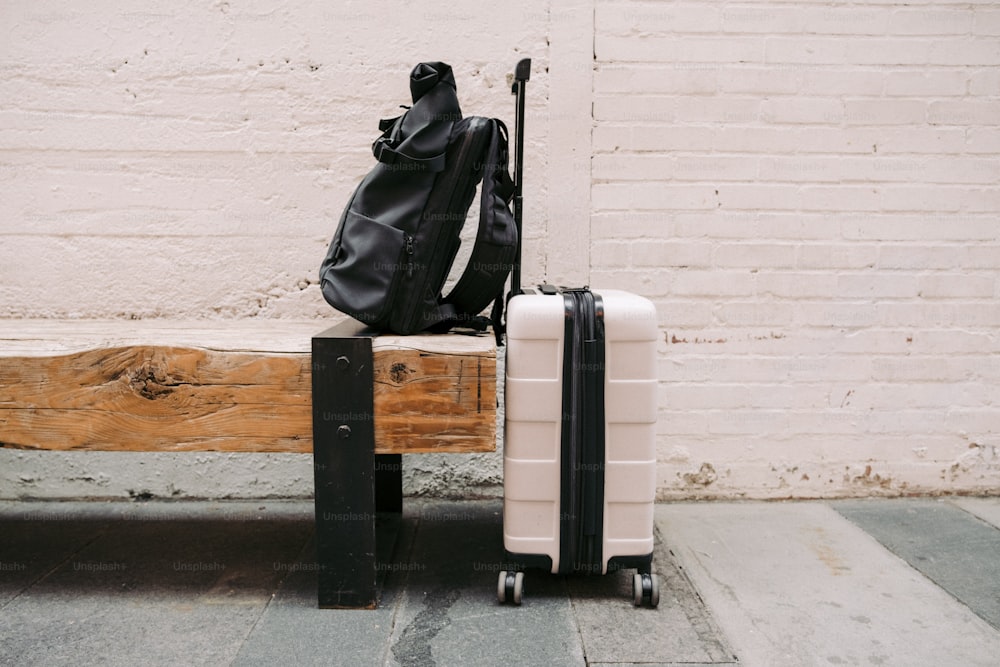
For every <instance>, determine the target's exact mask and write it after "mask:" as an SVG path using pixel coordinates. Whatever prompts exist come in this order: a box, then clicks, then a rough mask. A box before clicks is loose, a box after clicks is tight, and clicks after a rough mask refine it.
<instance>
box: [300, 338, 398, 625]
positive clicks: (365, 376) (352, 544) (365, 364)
mask: <svg viewBox="0 0 1000 667" xmlns="http://www.w3.org/2000/svg"><path fill="white" fill-rule="evenodd" d="M372 335H373V334H370V333H367V330H362V329H361V328H360V327H359V325H358V324H357V323H354V322H345V323H343V324H342V325H338V326H335V327H332V328H331V329H328V330H327V331H325V332H323V333H322V334H319V335H318V336H315V337H313V339H312V401H313V464H314V474H315V480H316V490H315V503H316V551H317V554H316V555H317V563H318V566H319V569H318V579H319V606H320V607H324V608H353V609H361V608H367V609H373V608H375V606H376V604H377V593H376V581H375V575H376V568H377V565H376V562H375V514H376V511H377V506H376V499H375V498H376V496H375V492H376V477H377V472H379V471H377V469H376V457H375V424H374V382H373V375H372V365H373V356H372ZM397 467H398V466H397ZM383 486H385V487H387V488H388V486H389V484H385V485H383ZM399 505H400V508H401V506H402V496H401V492H400V499H399Z"/></svg>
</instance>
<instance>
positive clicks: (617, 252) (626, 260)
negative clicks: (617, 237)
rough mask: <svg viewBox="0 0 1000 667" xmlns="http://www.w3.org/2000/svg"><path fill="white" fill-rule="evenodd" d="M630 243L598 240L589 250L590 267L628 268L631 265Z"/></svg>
mask: <svg viewBox="0 0 1000 667" xmlns="http://www.w3.org/2000/svg"><path fill="white" fill-rule="evenodd" d="M631 248H632V244H630V243H620V242H615V241H599V242H597V243H594V244H593V246H592V247H591V250H590V266H591V268H598V269H607V268H612V267H622V268H628V267H630V266H631V265H632V253H631Z"/></svg>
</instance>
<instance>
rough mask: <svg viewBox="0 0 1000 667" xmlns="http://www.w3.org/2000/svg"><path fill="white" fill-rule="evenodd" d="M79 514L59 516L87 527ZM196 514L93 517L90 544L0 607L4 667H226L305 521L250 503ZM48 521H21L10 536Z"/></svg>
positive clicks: (152, 509) (192, 510) (304, 533)
mask: <svg viewBox="0 0 1000 667" xmlns="http://www.w3.org/2000/svg"><path fill="white" fill-rule="evenodd" d="M77 505H79V504H76V503H74V504H69V505H63V506H62V507H60V508H59V512H61V513H62V514H63V515H64V516H63V518H62V519H61V520H60V521H59V523H65V524H68V525H70V526H75V527H71V529H70V532H71V533H76V532H77V531H81V530H84V529H85V527H86V525H87V524H88V523H93V522H95V519H94V516H93V514H94V512H95V510H96V509H98V508H95V507H94V506H89V507H79V509H80V514H81V515H82V516H84V517H89V518H84V519H83V520H82V521H80V522H77V521H75V520H74V518H73V517H74V507H75V506H77ZM199 505H200V506H201V508H204V507H205V505H204V504H194V503H188V504H178V505H174V506H173V507H166V508H165V507H164V504H156V505H149V506H146V507H145V508H137V507H135V506H133V507H131V508H129V509H128V511H129V512H132V513H133V514H132V515H129V517H128V518H122V516H121V514H120V512H121V510H122V508H121V507H120V506H115V507H114V508H113V509H112V510H111V511H110V512H108V513H106V514H104V515H99V516H100V518H99V519H97V523H98V524H100V528H99V529H98V530H97V532H96V533H95V538H94V539H92V540H90V541H89V542H87V543H86V544H85V545H84V546H83V547H82V548H81V549H79V550H77V551H75V552H73V553H72V555H71V557H70V558H69V559H66V560H64V561H63V562H62V563H61V564H60V565H59V566H57V567H56V568H55V569H53V570H51V571H50V572H48V573H47V574H45V575H44V576H43V577H42V578H40V579H39V580H37V581H36V582H34V583H33V585H32V586H31V588H30V590H29V591H27V592H25V593H23V594H21V595H18V596H17V597H15V598H13V599H12V600H10V601H8V602H7V603H6V604H4V605H3V609H2V614H0V636H2V637H3V638H4V641H3V642H2V643H0V664H5V665H7V664H10V665H58V664H74V665H98V664H100V665H136V664H144V665H176V664H190V665H201V664H205V665H221V664H229V663H230V662H232V660H233V658H234V657H235V656H236V655H237V652H238V650H239V648H240V646H241V645H242V644H243V642H244V640H245V638H246V636H247V634H248V633H249V631H250V629H251V628H252V627H253V624H254V622H255V621H256V620H257V618H258V617H259V616H260V614H261V612H262V611H263V609H264V608H265V606H266V605H267V602H268V601H269V600H270V598H271V594H272V592H273V591H274V589H275V588H276V587H277V585H278V584H279V583H280V580H281V578H282V577H283V576H285V574H284V573H282V572H279V571H275V570H274V568H273V567H272V564H273V563H274V562H280V561H288V560H290V559H292V558H294V557H295V556H296V555H297V554H298V553H299V552H301V550H302V547H303V544H304V543H305V541H306V540H307V539H308V537H309V535H310V533H311V531H312V520H311V515H310V516H309V517H303V520H298V521H290V520H288V518H287V517H283V518H272V517H271V516H269V515H268V514H267V512H266V510H258V509H256V507H257V505H256V504H254V505H241V506H239V507H238V508H237V507H232V506H231V507H229V508H227V510H226V511H227V512H229V514H227V515H226V516H225V518H224V519H223V518H219V517H217V516H212V513H209V514H208V515H206V514H204V513H201V514H200V513H199ZM106 509H108V508H106ZM144 511H148V512H149V513H150V514H145V515H144V513H143V512H144ZM116 513H118V515H117V516H116ZM240 517H242V519H241V518H240ZM53 524H54V522H39V521H25V522H22V524H21V525H20V526H18V527H17V530H16V533H17V534H19V535H21V537H19V538H17V539H18V540H21V541H24V540H27V541H31V540H32V538H31V536H32V535H35V534H38V531H42V532H43V533H44V532H45V531H47V530H49V527H50V526H51V525H53ZM25 536H27V537H25ZM5 541H6V540H5ZM53 550H54V552H55V553H59V554H61V553H63V552H64V551H65V547H62V546H60V545H55V546H54V547H53Z"/></svg>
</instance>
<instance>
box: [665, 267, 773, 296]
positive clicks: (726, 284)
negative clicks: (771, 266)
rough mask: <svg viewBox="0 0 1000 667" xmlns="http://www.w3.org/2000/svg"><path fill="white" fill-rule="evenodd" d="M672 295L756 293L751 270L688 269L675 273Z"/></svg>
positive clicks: (746, 294)
mask: <svg viewBox="0 0 1000 667" xmlns="http://www.w3.org/2000/svg"><path fill="white" fill-rule="evenodd" d="M670 293H671V294H672V295H675V296H678V295H684V296H700V297H719V296H725V297H729V296H749V295H751V294H753V293H754V285H753V276H752V275H751V274H750V272H749V271H718V270H712V271H700V270H695V269H691V270H686V271H678V272H676V273H674V274H673V284H672V286H671V290H670Z"/></svg>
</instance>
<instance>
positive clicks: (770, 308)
mask: <svg viewBox="0 0 1000 667" xmlns="http://www.w3.org/2000/svg"><path fill="white" fill-rule="evenodd" d="M795 310H796V306H795V305H794V304H792V303H788V302H777V301H772V302H765V301H733V300H729V299H727V300H725V301H723V302H722V303H720V304H717V305H716V306H715V307H714V310H713V313H712V314H713V318H712V322H713V323H715V324H724V325H727V326H734V327H772V328H776V329H783V328H785V327H790V326H791V325H792V323H793V322H794V321H795Z"/></svg>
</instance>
